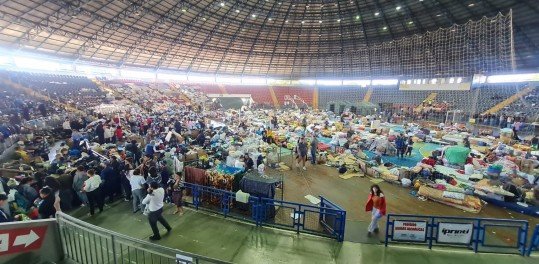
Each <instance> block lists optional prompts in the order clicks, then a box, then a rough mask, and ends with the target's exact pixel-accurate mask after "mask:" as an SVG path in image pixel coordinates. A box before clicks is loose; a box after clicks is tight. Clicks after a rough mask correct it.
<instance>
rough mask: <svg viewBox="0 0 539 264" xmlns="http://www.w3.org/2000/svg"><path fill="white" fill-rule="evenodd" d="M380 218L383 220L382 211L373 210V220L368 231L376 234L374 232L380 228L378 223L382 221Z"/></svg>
mask: <svg viewBox="0 0 539 264" xmlns="http://www.w3.org/2000/svg"><path fill="white" fill-rule="evenodd" d="M380 218H382V214H381V213H380V210H378V209H377V208H372V218H371V223H370V224H369V229H368V231H369V232H374V230H375V229H377V228H378V221H379V220H380Z"/></svg>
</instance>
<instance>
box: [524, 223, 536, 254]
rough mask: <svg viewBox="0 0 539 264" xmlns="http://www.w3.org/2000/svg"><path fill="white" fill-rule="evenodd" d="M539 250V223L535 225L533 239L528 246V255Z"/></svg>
mask: <svg viewBox="0 0 539 264" xmlns="http://www.w3.org/2000/svg"><path fill="white" fill-rule="evenodd" d="M536 250H539V225H536V226H535V229H534V230H533V235H532V240H531V241H530V246H529V247H528V252H527V253H526V255H527V256H530V255H531V254H532V251H536Z"/></svg>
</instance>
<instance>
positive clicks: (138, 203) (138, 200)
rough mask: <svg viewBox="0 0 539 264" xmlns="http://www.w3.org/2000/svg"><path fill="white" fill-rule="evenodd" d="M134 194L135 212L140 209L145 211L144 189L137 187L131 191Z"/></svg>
mask: <svg viewBox="0 0 539 264" xmlns="http://www.w3.org/2000/svg"><path fill="white" fill-rule="evenodd" d="M131 193H132V194H133V213H134V212H136V211H138V210H139V209H140V210H141V211H143V212H144V204H142V200H143V199H144V190H143V189H142V188H141V189H136V190H133V191H131Z"/></svg>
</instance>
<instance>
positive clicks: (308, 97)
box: [273, 86, 314, 106]
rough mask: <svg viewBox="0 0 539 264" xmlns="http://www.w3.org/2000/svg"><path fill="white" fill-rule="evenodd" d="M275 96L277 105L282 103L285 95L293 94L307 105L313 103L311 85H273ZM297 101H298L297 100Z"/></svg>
mask: <svg viewBox="0 0 539 264" xmlns="http://www.w3.org/2000/svg"><path fill="white" fill-rule="evenodd" d="M273 90H274V91H275V96H276V97H277V101H278V102H279V105H284V102H285V97H286V96H291V97H293V96H294V95H296V96H298V97H299V98H301V99H302V100H304V101H305V103H306V104H307V105H309V106H312V105H313V90H314V89H313V88H312V87H279V86H278V87H273ZM297 103H299V102H297Z"/></svg>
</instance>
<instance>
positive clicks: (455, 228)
mask: <svg viewBox="0 0 539 264" xmlns="http://www.w3.org/2000/svg"><path fill="white" fill-rule="evenodd" d="M472 234H473V224H471V223H469V224H462V223H439V224H438V238H437V239H436V241H437V242H438V243H451V244H470V242H471V240H472Z"/></svg>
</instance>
